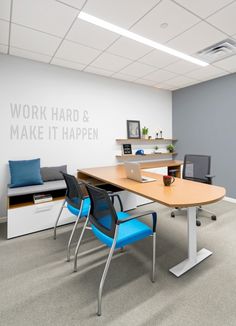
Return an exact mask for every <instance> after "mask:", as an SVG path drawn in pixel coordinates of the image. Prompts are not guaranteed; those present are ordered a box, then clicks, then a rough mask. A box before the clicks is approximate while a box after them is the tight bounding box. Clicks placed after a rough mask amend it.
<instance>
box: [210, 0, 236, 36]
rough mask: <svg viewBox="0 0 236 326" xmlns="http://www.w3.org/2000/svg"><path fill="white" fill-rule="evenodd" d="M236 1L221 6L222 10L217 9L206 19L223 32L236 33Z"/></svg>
mask: <svg viewBox="0 0 236 326" xmlns="http://www.w3.org/2000/svg"><path fill="white" fill-rule="evenodd" d="M235 17H236V1H234V2H233V3H232V4H231V5H229V6H227V7H225V8H223V9H222V10H220V11H218V12H217V13H215V14H214V15H212V16H210V17H208V18H207V21H208V22H209V23H211V24H213V25H215V26H216V27H218V28H219V29H220V30H222V31H223V32H224V33H227V34H229V35H233V34H235V33H236V23H235Z"/></svg>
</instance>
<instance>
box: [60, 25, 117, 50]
mask: <svg viewBox="0 0 236 326" xmlns="http://www.w3.org/2000/svg"><path fill="white" fill-rule="evenodd" d="M118 37H119V36H118V35H117V34H115V33H112V32H109V31H107V30H105V29H103V28H101V27H98V26H95V25H93V24H90V23H87V22H84V21H82V20H79V19H77V20H76V22H75V23H74V25H73V27H72V28H71V30H70V32H69V33H68V35H67V37H66V39H67V40H71V41H74V42H78V43H80V44H83V45H86V46H89V47H92V48H95V49H99V50H104V49H106V48H107V47H108V46H109V45H110V44H111V43H112V42H114V41H115V40H116V39H117V38H118Z"/></svg>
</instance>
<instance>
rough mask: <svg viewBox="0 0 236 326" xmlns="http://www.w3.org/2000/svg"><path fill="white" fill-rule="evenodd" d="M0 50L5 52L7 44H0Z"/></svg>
mask: <svg viewBox="0 0 236 326" xmlns="http://www.w3.org/2000/svg"><path fill="white" fill-rule="evenodd" d="M0 52H1V53H5V54H7V52H8V46H7V45H4V44H0Z"/></svg>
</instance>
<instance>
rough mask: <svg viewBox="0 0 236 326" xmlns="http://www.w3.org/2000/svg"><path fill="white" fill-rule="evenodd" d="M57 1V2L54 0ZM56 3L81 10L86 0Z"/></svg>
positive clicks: (65, 0) (60, 0)
mask: <svg viewBox="0 0 236 326" xmlns="http://www.w3.org/2000/svg"><path fill="white" fill-rule="evenodd" d="M56 1H57V0H56ZM57 2H60V3H64V4H65V5H68V6H71V7H74V8H77V9H81V8H82V7H83V5H84V4H85V2H86V0H58V1H57Z"/></svg>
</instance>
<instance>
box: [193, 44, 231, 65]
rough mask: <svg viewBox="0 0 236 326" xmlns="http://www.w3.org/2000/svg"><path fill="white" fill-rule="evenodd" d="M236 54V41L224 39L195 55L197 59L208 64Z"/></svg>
mask: <svg viewBox="0 0 236 326" xmlns="http://www.w3.org/2000/svg"><path fill="white" fill-rule="evenodd" d="M234 54H236V41H235V40H232V39H226V40H224V41H221V42H219V43H216V44H214V45H211V46H209V47H208V48H206V49H204V50H201V51H199V52H197V53H196V55H197V57H199V58H200V59H201V60H203V61H206V62H208V63H214V62H216V61H219V60H222V59H225V58H227V57H230V56H232V55H234Z"/></svg>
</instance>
